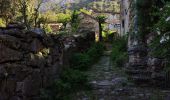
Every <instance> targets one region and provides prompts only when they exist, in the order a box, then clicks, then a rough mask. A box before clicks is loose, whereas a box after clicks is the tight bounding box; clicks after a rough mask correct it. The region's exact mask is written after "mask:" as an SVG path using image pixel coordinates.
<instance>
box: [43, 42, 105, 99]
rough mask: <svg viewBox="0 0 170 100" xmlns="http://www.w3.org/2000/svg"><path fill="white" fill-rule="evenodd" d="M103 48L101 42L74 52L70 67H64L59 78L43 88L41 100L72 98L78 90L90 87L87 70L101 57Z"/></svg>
mask: <svg viewBox="0 0 170 100" xmlns="http://www.w3.org/2000/svg"><path fill="white" fill-rule="evenodd" d="M103 50H104V46H103V45H102V44H101V43H95V44H93V45H92V46H91V48H90V49H88V51H86V52H83V53H75V54H73V56H72V57H71V59H70V64H71V65H70V68H67V69H64V71H63V72H62V74H61V76H60V79H59V80H56V81H55V82H54V83H53V84H52V85H51V86H50V87H48V88H47V89H45V90H42V93H41V100H71V98H72V97H71V96H72V95H74V93H76V92H77V91H79V90H82V89H84V90H86V89H89V88H90V86H89V84H88V80H87V75H86V73H85V71H86V70H88V68H89V67H90V66H91V65H92V64H93V63H94V62H96V61H97V60H98V59H99V58H100V56H101V55H102V53H103Z"/></svg>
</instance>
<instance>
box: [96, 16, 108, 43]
mask: <svg viewBox="0 0 170 100" xmlns="http://www.w3.org/2000/svg"><path fill="white" fill-rule="evenodd" d="M96 18H97V21H98V24H99V41H102V40H103V37H102V31H103V28H102V24H103V23H104V22H105V20H106V17H105V16H103V15H99V16H97V17H96Z"/></svg>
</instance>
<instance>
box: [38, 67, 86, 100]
mask: <svg viewBox="0 0 170 100" xmlns="http://www.w3.org/2000/svg"><path fill="white" fill-rule="evenodd" d="M88 86H89V85H88V84H87V75H86V74H85V73H83V72H81V71H78V70H73V69H67V70H65V71H64V72H63V73H62V75H61V77H60V79H59V80H56V81H55V82H54V83H53V84H52V85H51V86H50V87H48V88H47V89H46V90H42V93H41V100H70V95H71V94H72V93H74V92H76V91H79V90H80V89H82V88H84V87H88Z"/></svg>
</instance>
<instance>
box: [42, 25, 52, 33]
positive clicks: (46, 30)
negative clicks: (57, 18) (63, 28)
mask: <svg viewBox="0 0 170 100" xmlns="http://www.w3.org/2000/svg"><path fill="white" fill-rule="evenodd" d="M44 30H45V32H46V33H51V32H52V29H51V27H50V25H45V26H44Z"/></svg>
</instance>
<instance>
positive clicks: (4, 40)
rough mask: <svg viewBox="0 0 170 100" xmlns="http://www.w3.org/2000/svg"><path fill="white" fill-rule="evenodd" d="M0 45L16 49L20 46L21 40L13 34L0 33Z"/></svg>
mask: <svg viewBox="0 0 170 100" xmlns="http://www.w3.org/2000/svg"><path fill="white" fill-rule="evenodd" d="M0 45H5V46H7V47H9V48H12V49H15V50H16V49H19V48H20V47H21V42H20V40H18V39H17V38H16V37H14V36H10V35H0Z"/></svg>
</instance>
